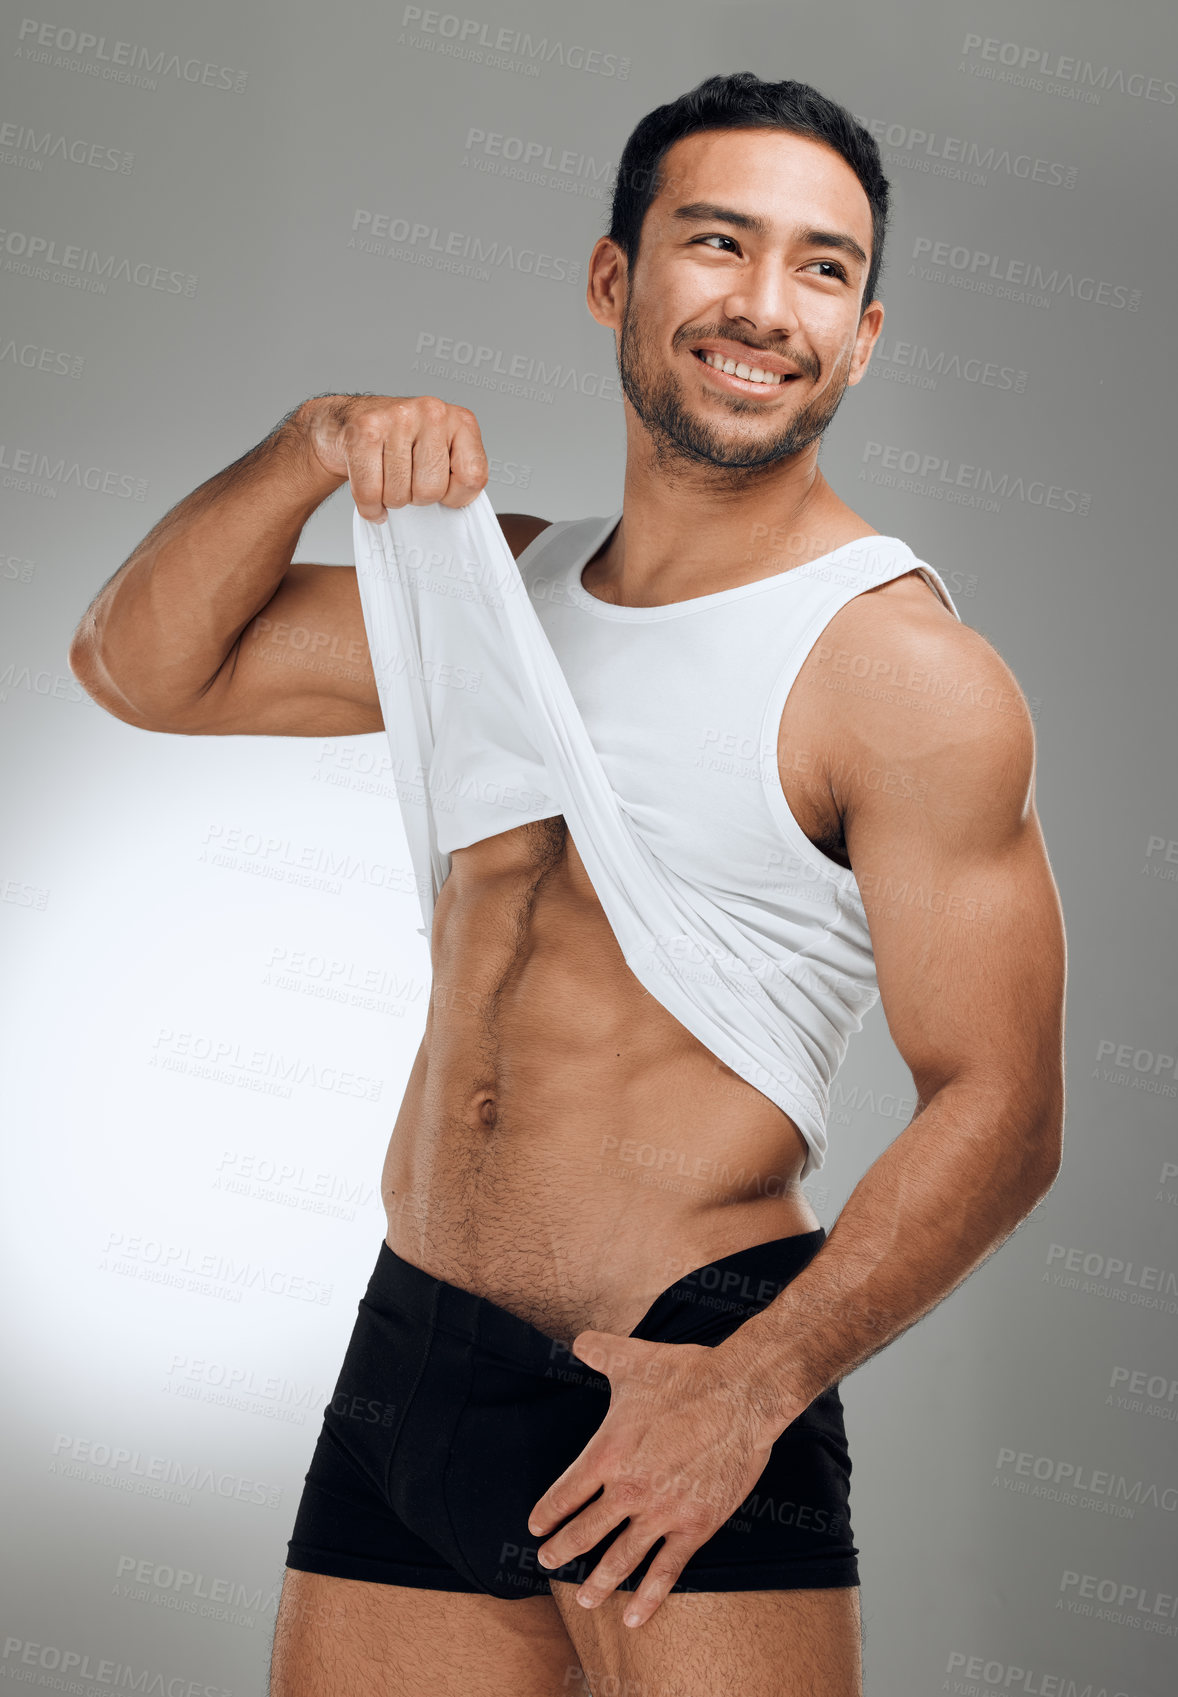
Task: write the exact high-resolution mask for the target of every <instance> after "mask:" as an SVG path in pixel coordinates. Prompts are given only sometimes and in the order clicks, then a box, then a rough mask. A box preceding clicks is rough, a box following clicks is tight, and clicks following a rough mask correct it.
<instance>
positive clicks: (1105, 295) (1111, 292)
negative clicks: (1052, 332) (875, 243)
mask: <svg viewBox="0 0 1178 1697" xmlns="http://www.w3.org/2000/svg"><path fill="white" fill-rule="evenodd" d="M912 260H913V265H914V266H915V265H916V264H918V263H920V264H921V270H920V271H919V272H916V271H915V270H913V269H910V270H909V273H908V275H909V276H910V277H911V276H915V275H919V276H921V277H924V278H925V280H926V281H931V282H944V281H946V276H945V271H946V269H947V270H948V271H949V272H951V273H953V275H952V276H951V277H949V278H948V280H949V281H951V282H954V283H962V284H964V286H966V287H968V288H971V289H974V290H976V291H977V292H978V293H980V294H992V295H994V296H995V298H996V299H998V300H1003V299H1011V300H1018V299H1022V298H1024V294H1023V291H1025V294H1026V295H1027V296H1040V297H1042V300H1043V302H1044V303H1045V304H1049V303H1050V302H1051V300H1053V299H1054V298H1055V297H1057V296H1059V295H1070V296H1072V298H1073V299H1075V300H1081V301H1090V302H1092V303H1093V304H1094V305H1096V306H1112V307H1117V308H1122V309H1124V310H1125V311H1127V312H1136V311H1137V310H1138V308H1139V307H1140V305H1141V290H1140V289H1133V288H1130V287H1129V285H1128V284H1127V283H1109V282H1105V281H1103V280H1102V279H1100V278H1097V277H1078V276H1077V275H1076V273H1075V272H1074V271H1061V270H1060V268H1059V266H1058V265H1055V266H1052V268H1051V270H1050V271H1045V270H1044V269H1043V266H1042V265H1040V264H1039V263H1038V261H1036V260H1032V259H1004V258H1003V257H1002V255H1001V254H997V253H986V252H984V251H983V249H981V248H971V247H966V246H965V245H964V244H963V243H954V242H947V241H938V240H937V239H936V238H935V237H933V236H917V238H916V240H915V242H914V243H913V245H912ZM926 265H929V266H935V267H938V268H940V273H941V274H940V275H938V274H937V273H936V272H933V273H928V272H926V270H925V268H924V267H925V266H926ZM995 284H997V285H999V286H998V287H997V288H995Z"/></svg>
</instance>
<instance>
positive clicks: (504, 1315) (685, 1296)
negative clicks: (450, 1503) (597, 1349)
mask: <svg viewBox="0 0 1178 1697" xmlns="http://www.w3.org/2000/svg"><path fill="white" fill-rule="evenodd" d="M825 1239H826V1230H825V1227H823V1226H819V1227H817V1228H816V1229H815V1230H814V1231H809V1232H795V1233H792V1234H791V1235H790V1236H789V1237H780V1238H773V1239H771V1240H770V1241H769V1242H767V1243H755V1244H751V1245H749V1247H748V1248H746V1249H738V1250H735V1251H734V1252H733V1253H732V1254H731V1255H724V1256H720V1257H718V1258H717V1259H716V1260H714V1261H709V1262H706V1263H705V1264H704V1265H703V1266H701V1267H696V1268H693V1269H692V1270H691V1271H690V1272H688V1273H685V1274H684V1275H683V1276H682V1277H681V1278H679V1279H677V1280H676V1281H675V1283H674V1284H672V1285H670V1286H668V1287H667V1289H666V1290H664V1291H662V1292H661V1293H660V1294H659V1295H658V1296H656V1297H655V1299H654V1301H653V1302H652V1303H651V1305H650V1307H649V1308H648V1309H647V1311H646V1313H645V1314H644V1315H643V1317H642V1319H641V1320H640V1321H639V1322H638V1324H637V1326H635V1327H634V1329H633V1331H632V1332H631V1333H630V1336H631V1337H638V1338H648V1339H652V1340H654V1341H659V1342H664V1343H675V1342H681V1341H682V1342H686V1341H690V1340H691V1339H692V1337H693V1336H694V1335H695V1334H697V1333H699V1332H701V1331H707V1330H711V1331H713V1332H714V1331H716V1330H717V1328H719V1329H720V1330H722V1331H723V1332H725V1333H726V1332H728V1331H731V1330H734V1329H735V1327H736V1326H738V1325H740V1324H741V1323H742V1322H743V1321H744V1320H746V1319H748V1318H749V1317H750V1316H751V1315H753V1314H755V1313H758V1312H759V1311H760V1310H761V1309H762V1308H765V1307H767V1306H768V1304H769V1303H770V1302H772V1301H773V1299H774V1297H776V1296H777V1295H778V1294H779V1292H780V1291H782V1290H784V1288H785V1287H786V1285H788V1284H789V1283H790V1281H791V1280H792V1279H794V1278H795V1277H796V1276H797V1274H798V1273H800V1272H801V1271H802V1268H803V1267H805V1265H806V1264H807V1262H809V1261H810V1260H812V1259H813V1257H814V1256H815V1255H816V1254H817V1252H818V1250H819V1249H820V1248H821V1247H822V1244H823V1243H824V1241H825ZM364 1301H365V1303H366V1304H367V1305H368V1306H369V1307H371V1308H373V1309H375V1310H377V1311H378V1312H380V1311H382V1310H388V1309H392V1310H393V1311H395V1312H397V1313H399V1314H401V1315H404V1316H406V1317H407V1318H409V1319H410V1320H412V1321H413V1322H415V1323H416V1324H417V1325H421V1326H425V1327H428V1328H430V1329H431V1330H437V1331H442V1332H448V1333H449V1334H451V1335H452V1336H456V1337H458V1338H460V1339H462V1340H464V1341H465V1342H467V1343H470V1344H474V1345H478V1346H479V1347H481V1348H484V1349H488V1350H491V1351H493V1352H494V1353H495V1354H497V1355H499V1356H503V1357H507V1358H508V1359H510V1360H513V1361H516V1362H518V1363H519V1364H520V1365H521V1366H524V1367H528V1368H531V1369H533V1370H537V1371H539V1372H540V1373H541V1374H544V1373H546V1372H547V1371H549V1370H550V1369H551V1367H552V1365H553V1362H554V1360H555V1359H556V1358H557V1357H558V1356H559V1357H560V1359H561V1360H564V1361H568V1359H569V1351H568V1346H567V1345H566V1344H565V1343H563V1342H561V1341H560V1340H558V1339H556V1338H553V1337H550V1336H549V1335H548V1334H547V1333H546V1332H543V1331H541V1330H540V1329H539V1328H538V1327H536V1326H533V1325H532V1324H531V1322H530V1321H528V1320H524V1319H521V1318H520V1316H519V1315H517V1314H513V1313H511V1312H510V1310H508V1309H506V1308H502V1307H500V1305H499V1304H498V1303H496V1302H492V1301H491V1299H490V1298H489V1297H484V1296H478V1295H476V1294H475V1292H474V1291H469V1290H463V1289H461V1288H460V1287H459V1286H458V1285H452V1284H448V1283H447V1282H446V1281H445V1280H444V1279H439V1278H436V1277H435V1276H434V1275H433V1274H432V1273H427V1272H425V1271H424V1269H423V1268H421V1267H418V1266H415V1265H414V1263H413V1262H411V1261H406V1260H405V1259H404V1258H403V1257H402V1256H400V1255H398V1254H396V1252H395V1251H394V1250H392V1249H390V1248H389V1246H388V1244H387V1243H386V1242H384V1241H383V1240H382V1242H381V1245H380V1251H379V1254H378V1256H377V1262H376V1267H375V1268H374V1270H373V1273H372V1277H371V1279H370V1280H369V1283H368V1289H367V1291H366V1293H365V1296H364ZM573 1360H574V1362H575V1358H573ZM580 1365H581V1367H582V1370H584V1371H588V1370H586V1369H584V1364H583V1363H582V1364H580ZM602 1382H603V1383H605V1380H604V1379H603V1380H602Z"/></svg>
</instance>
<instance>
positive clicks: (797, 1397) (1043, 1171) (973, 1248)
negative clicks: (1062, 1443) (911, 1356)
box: [720, 1082, 1061, 1434]
mask: <svg viewBox="0 0 1178 1697" xmlns="http://www.w3.org/2000/svg"><path fill="white" fill-rule="evenodd" d="M1060 1122H1061V1112H1060V1111H1059V1110H1057V1109H1055V1108H1049V1107H1047V1106H1036V1107H1034V1108H1031V1109H1028V1108H1026V1107H1025V1106H1024V1107H1020V1106H1019V1105H1018V1104H1017V1103H1015V1102H1012V1101H1007V1102H1004V1103H1003V1102H996V1101H995V1098H994V1097H993V1095H989V1094H983V1093H981V1092H979V1091H978V1090H976V1089H974V1088H971V1086H970V1085H969V1084H967V1083H965V1082H960V1083H955V1084H950V1085H947V1086H946V1087H945V1088H944V1089H942V1090H940V1091H938V1092H937V1093H936V1094H935V1095H934V1096H933V1098H932V1100H931V1101H930V1102H929V1103H928V1104H927V1106H926V1107H925V1108H924V1109H923V1110H922V1111H920V1112H919V1113H918V1114H917V1117H916V1118H915V1119H914V1120H913V1121H912V1122H911V1124H910V1125H909V1126H908V1127H907V1128H906V1129H905V1130H904V1131H903V1132H902V1133H901V1135H900V1136H899V1137H898V1138H897V1139H896V1140H895V1142H894V1143H892V1144H891V1145H890V1147H889V1148H888V1149H886V1150H885V1151H884V1153H883V1154H882V1155H881V1156H880V1157H879V1159H878V1160H877V1161H876V1162H874V1164H873V1165H872V1166H871V1167H870V1168H869V1169H868V1171H867V1172H866V1173H865V1174H864V1176H863V1178H862V1179H861V1180H860V1181H859V1183H858V1184H857V1185H856V1186H855V1189H854V1190H853V1191H852V1193H851V1195H850V1197H849V1198H848V1200H847V1203H846V1205H845V1207H844V1208H843V1210H842V1212H841V1213H840V1214H839V1216H838V1219H837V1220H836V1221H835V1223H834V1225H833V1227H832V1228H831V1231H830V1233H829V1235H828V1237H827V1239H826V1241H825V1242H824V1243H823V1245H822V1247H821V1249H820V1250H819V1251H818V1253H817V1255H815V1256H814V1258H813V1260H812V1261H810V1262H809V1263H808V1264H807V1266H806V1267H805V1268H804V1269H803V1271H802V1272H801V1273H799V1274H798V1276H797V1277H796V1278H795V1279H793V1280H792V1281H791V1282H790V1283H789V1284H788V1285H787V1286H786V1288H785V1289H784V1290H783V1291H782V1292H781V1294H780V1295H779V1296H778V1297H777V1298H776V1299H775V1300H774V1301H773V1302H772V1303H770V1304H769V1306H768V1307H767V1308H765V1309H763V1310H762V1311H761V1312H760V1313H759V1314H756V1315H754V1316H753V1318H752V1319H750V1320H747V1321H746V1322H745V1323H744V1324H743V1325H742V1326H740V1327H738V1328H737V1330H736V1331H735V1332H734V1333H732V1335H731V1336H730V1337H729V1338H728V1339H726V1340H725V1342H724V1343H723V1344H722V1345H720V1348H721V1350H723V1352H724V1353H725V1355H726V1356H727V1357H728V1359H729V1362H730V1364H731V1372H732V1376H733V1380H734V1382H736V1383H738V1384H739V1385H740V1386H741V1387H742V1389H743V1390H744V1391H746V1392H747V1393H748V1394H749V1395H751V1396H752V1397H753V1398H754V1400H755V1401H756V1403H757V1406H758V1407H759V1408H760V1409H762V1410H763V1412H764V1413H765V1417H766V1422H767V1424H768V1425H769V1426H771V1428H772V1429H773V1431H774V1433H775V1434H779V1433H780V1432H783V1431H784V1430H785V1428H786V1426H788V1425H789V1423H790V1421H791V1420H794V1419H795V1418H796V1417H797V1416H798V1415H799V1414H800V1413H801V1412H802V1411H803V1410H804V1409H805V1408H807V1407H808V1406H809V1404H810V1403H811V1402H812V1401H813V1400H814V1398H815V1397H816V1396H818V1395H819V1394H820V1393H821V1392H822V1391H823V1390H825V1389H826V1387H827V1386H828V1385H831V1384H833V1383H835V1382H836V1381H837V1380H839V1379H842V1378H844V1377H845V1376H846V1375H847V1374H848V1373H849V1372H851V1371H852V1369H853V1368H855V1367H858V1366H859V1365H861V1363H862V1362H864V1361H866V1360H867V1359H868V1358H869V1357H870V1356H872V1355H874V1354H875V1353H876V1352H877V1351H878V1350H880V1349H882V1348H883V1347H884V1346H885V1345H886V1344H888V1343H890V1342H891V1341H892V1340H893V1339H894V1338H896V1337H898V1336H899V1335H900V1333H901V1332H903V1331H906V1330H907V1328H908V1327H909V1326H911V1325H913V1324H915V1322H916V1321H917V1320H919V1319H921V1317H922V1316H923V1315H925V1314H927V1313H928V1312H929V1310H930V1309H932V1308H934V1307H935V1306H936V1305H937V1303H939V1302H940V1301H941V1300H942V1299H943V1298H944V1297H946V1296H948V1295H949V1293H950V1291H952V1290H954V1289H955V1288H956V1287H957V1286H958V1285H959V1284H960V1283H961V1282H962V1281H963V1280H964V1279H965V1278H966V1277H967V1276H968V1275H969V1274H970V1273H971V1272H972V1271H973V1270H974V1268H975V1267H977V1266H978V1265H979V1264H980V1263H981V1262H982V1261H984V1260H985V1259H986V1257H987V1256H988V1255H990V1254H991V1253H992V1252H993V1251H994V1250H995V1249H997V1248H998V1246H999V1245H1000V1244H1001V1243H1002V1242H1004V1241H1005V1239H1006V1238H1007V1237H1009V1235H1010V1234H1011V1232H1013V1231H1014V1229H1015V1227H1016V1226H1017V1225H1018V1224H1019V1222H1020V1221H1021V1220H1023V1219H1025V1218H1026V1216H1027V1214H1029V1213H1030V1211H1031V1209H1032V1208H1033V1207H1034V1206H1035V1204H1036V1202H1038V1201H1039V1200H1040V1198H1041V1197H1042V1196H1044V1195H1045V1194H1046V1193H1047V1191H1048V1190H1049V1189H1050V1187H1051V1184H1052V1183H1053V1181H1054V1177H1055V1172H1056V1170H1057V1167H1058V1148H1059V1135H1060Z"/></svg>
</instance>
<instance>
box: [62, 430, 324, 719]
mask: <svg viewBox="0 0 1178 1697" xmlns="http://www.w3.org/2000/svg"><path fill="white" fill-rule="evenodd" d="M309 404H310V403H307V402H304V403H303V405H302V406H301V407H299V408H296V409H294V411H293V412H292V413H290V414H288V415H287V417H286V418H285V419H283V420H282V421H281V422H280V423H279V424H278V425H277V426H276V427H275V429H274V430H273V431H271V433H270V434H269V435H268V436H267V437H265V438H264V440H263V441H261V442H259V443H258V444H257V446H256V447H254V448H251V449H250V450H249V452H248V453H246V454H243V455H242V456H241V458H240V459H238V460H235V461H234V463H233V464H232V465H230V466H227V467H226V468H225V470H224V471H222V472H218V473H217V475H216V476H215V477H211V478H209V479H208V481H207V482H205V483H202V484H201V485H200V486H199V488H197V489H195V490H194V491H193V492H192V494H191V495H188V496H186V497H185V499H184V500H183V501H180V502H179V503H178V504H177V505H176V506H174V507H173V508H172V509H171V511H170V512H168V513H166V514H165V515H164V517H163V518H162V519H161V520H160V521H159V523H158V524H157V525H156V526H155V527H154V529H152V530H151V531H149V532H148V534H147V536H145V537H144V539H143V541H142V542H140V544H139V545H138V547H137V548H136V549H135V550H134V552H133V553H132V554H131V555H130V556H129V558H128V559H127V560H126V561H125V562H124V564H123V565H122V566H121V567H120V568H119V570H118V571H117V572H116V573H115V574H114V575H113V577H111V578H110V579H109V581H108V582H107V583H106V584H104V585H103V587H102V589H101V590H100V591H99V593H98V595H97V596H96V597H95V598H94V601H93V602H92V603H91V605H90V607H89V608H88V610H87V612H86V614H85V616H84V617H83V619H82V621H81V623H80V624H79V626H78V629H77V632H76V633H75V636H74V640H73V643H72V645H71V649H70V664H71V666H72V667H73V669H74V671H75V672H76V673H78V675H79V676H80V677H82V678H83V681H84V682H86V683H87V685H88V686H93V687H95V688H96V689H97V690H103V691H105V692H106V693H107V694H108V695H110V694H116V695H117V696H118V697H119V698H120V699H121V700H122V701H123V702H125V703H126V704H127V705H128V706H130V707H132V708H134V709H136V710H138V711H143V712H146V711H152V712H168V711H174V710H178V709H182V707H183V706H184V705H185V704H186V703H188V702H191V701H193V700H195V699H197V698H198V697H199V695H200V693H201V691H202V690H203V689H204V688H205V686H206V685H207V684H208V682H209V679H210V678H211V677H212V676H213V675H214V674H215V673H216V671H217V669H218V667H219V666H220V665H221V664H222V663H223V661H224V659H225V657H226V655H227V654H228V653H229V651H230V649H231V648H232V646H233V644H234V642H236V640H237V638H238V636H239V635H240V634H241V632H242V630H243V629H244V628H245V626H246V625H247V624H248V623H249V621H250V619H251V618H253V617H254V615H255V614H256V613H258V612H259V611H260V610H261V608H262V607H264V606H265V605H266V603H267V602H268V601H269V600H270V598H271V596H273V594H274V592H275V591H276V589H277V588H278V586H279V584H280V583H281V581H282V579H283V577H284V575H285V573H286V571H287V570H288V568H289V566H290V563H291V559H292V557H293V555H294V550H295V548H296V547H297V546H298V540H299V536H300V534H301V533H302V530H303V527H304V526H305V524H306V523H307V520H308V519H309V518H310V517H311V514H312V513H314V512H315V510H316V508H317V507H319V506H320V504H321V503H322V502H323V501H324V500H325V499H326V498H327V496H328V495H330V494H331V493H332V492H333V491H334V490H335V489H337V488H339V487H340V485H341V483H342V482H344V481H345V479H342V478H338V477H333V476H332V475H330V474H329V473H328V472H327V471H326V470H325V469H324V467H323V466H322V464H321V463H320V462H319V461H318V460H317V458H316V457H315V455H314V453H313V452H312V450H311V447H310V442H309V439H308V436H307V433H306V430H305V428H304V424H303V415H304V409H305V408H306V407H307V406H308V405H309Z"/></svg>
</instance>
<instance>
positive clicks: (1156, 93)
mask: <svg viewBox="0 0 1178 1697" xmlns="http://www.w3.org/2000/svg"><path fill="white" fill-rule="evenodd" d="M961 52H962V55H963V57H964V58H965V59H967V60H969V61H970V63H969V64H963V65H962V66H961V67H960V68H961V69H962V70H965V71H968V72H969V73H970V75H971V76H986V77H993V78H994V79H995V80H997V81H999V82H1013V83H1017V84H1019V85H1020V86H1025V87H1028V88H1035V89H1038V90H1040V91H1046V92H1047V93H1049V94H1067V95H1069V96H1070V97H1071V98H1073V99H1076V100H1083V101H1086V102H1087V103H1088V104H1089V105H1092V106H1098V105H1099V104H1100V96H1101V94H1102V93H1108V94H1127V95H1131V96H1132V97H1133V98H1134V99H1136V100H1156V101H1159V102H1160V103H1161V104H1162V105H1163V106H1173V105H1174V104H1175V102H1176V101H1178V83H1175V82H1163V81H1162V79H1161V78H1160V77H1151V76H1146V74H1145V73H1144V71H1126V70H1124V69H1123V68H1122V67H1121V66H1117V65H1099V66H1098V65H1094V64H1093V63H1092V62H1091V60H1089V59H1077V58H1076V57H1075V56H1074V55H1072V54H1070V53H1056V52H1055V51H1054V50H1053V49H1052V48H1048V47H1028V46H1025V45H1024V44H1023V43H1022V42H1019V41H999V40H998V38H997V37H996V36H992V35H986V36H982V35H967V36H966V38H965V40H964V41H963V42H962V44H961ZM1052 85H1062V86H1052Z"/></svg>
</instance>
